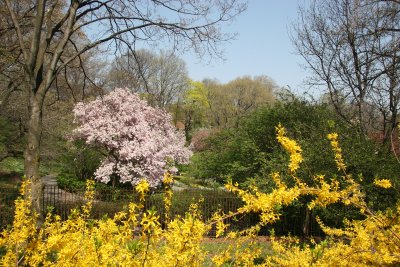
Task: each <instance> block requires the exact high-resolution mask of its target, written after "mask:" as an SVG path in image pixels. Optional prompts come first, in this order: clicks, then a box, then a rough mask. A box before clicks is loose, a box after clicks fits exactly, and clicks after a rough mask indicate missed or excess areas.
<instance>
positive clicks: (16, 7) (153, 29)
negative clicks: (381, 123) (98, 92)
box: [2, 0, 245, 212]
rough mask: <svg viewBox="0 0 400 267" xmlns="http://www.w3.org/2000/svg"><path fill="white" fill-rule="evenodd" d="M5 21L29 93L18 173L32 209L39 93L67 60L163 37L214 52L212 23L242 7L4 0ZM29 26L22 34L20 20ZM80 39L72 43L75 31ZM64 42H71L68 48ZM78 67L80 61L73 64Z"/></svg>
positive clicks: (144, 0)
mask: <svg viewBox="0 0 400 267" xmlns="http://www.w3.org/2000/svg"><path fill="white" fill-rule="evenodd" d="M2 2H3V1H2ZM4 2H5V6H6V11H7V13H8V16H7V18H8V22H9V27H10V28H12V30H13V31H14V32H15V33H16V36H17V42H16V46H17V48H16V50H17V51H19V52H20V57H19V60H20V61H21V64H22V66H23V69H24V77H25V81H24V82H25V84H26V88H27V89H26V90H28V91H29V121H28V130H27V131H28V132H27V146H26V150H25V152H24V157H25V164H24V165H25V174H26V176H27V177H28V178H29V179H30V180H31V181H32V192H31V196H32V203H33V209H34V210H36V211H37V212H40V194H41V189H42V185H41V179H40V176H39V171H38V170H39V164H40V150H39V149H40V142H41V133H42V108H43V104H44V100H45V98H46V94H47V92H48V91H49V90H50V88H51V86H52V85H53V83H54V82H55V80H56V79H57V77H58V75H59V74H60V73H62V72H63V71H64V70H65V69H66V68H67V66H69V65H70V64H71V63H73V62H74V61H78V62H80V61H81V58H82V56H83V55H84V53H86V52H88V51H90V50H92V49H94V48H99V47H100V45H103V46H102V48H109V49H114V50H115V51H118V49H120V48H121V47H122V46H127V47H129V48H130V49H132V50H135V44H136V43H137V42H149V43H163V44H164V43H170V44H171V45H172V47H173V48H175V49H181V50H182V49H187V48H191V49H194V50H195V51H196V52H197V53H199V54H206V53H210V54H215V53H216V52H218V49H217V48H218V47H217V45H218V43H219V42H221V41H224V40H227V39H229V38H230V37H231V36H230V35H225V34H223V33H222V32H221V30H220V28H219V25H220V23H222V22H225V21H229V20H231V19H233V18H234V17H235V16H236V15H238V14H240V13H241V12H243V11H244V10H245V4H243V3H241V1H239V0H215V1H206V0H200V1H197V0H196V1H194V0H188V1H180V0H171V1H159V0H70V1H65V0H31V1H27V2H26V5H24V6H21V5H20V4H19V1H11V0H4ZM26 22H29V23H30V24H31V25H32V27H31V29H30V30H29V31H28V32H24V29H25V27H24V24H25V23H26ZM83 33H84V34H86V36H88V38H87V40H86V41H84V42H79V41H80V40H81V38H79V36H80V35H82V34H83ZM67 47H72V48H73V50H72V53H71V50H70V49H66V48H67ZM81 68H82V71H84V66H83V65H82V66H81Z"/></svg>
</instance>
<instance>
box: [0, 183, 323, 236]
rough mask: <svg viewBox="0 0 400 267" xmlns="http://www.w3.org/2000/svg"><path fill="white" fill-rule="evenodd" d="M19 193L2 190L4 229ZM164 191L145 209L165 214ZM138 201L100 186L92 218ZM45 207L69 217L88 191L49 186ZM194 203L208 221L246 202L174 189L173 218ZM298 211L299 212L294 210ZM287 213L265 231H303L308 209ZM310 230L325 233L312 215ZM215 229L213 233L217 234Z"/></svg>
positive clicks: (249, 220) (242, 222)
mask: <svg viewBox="0 0 400 267" xmlns="http://www.w3.org/2000/svg"><path fill="white" fill-rule="evenodd" d="M16 197H17V196H16V194H15V193H13V194H7V192H1V191H0V228H2V229H4V228H5V227H6V226H7V225H9V224H11V223H12V219H13V213H14V200H15V199H16ZM163 197H164V196H163V193H162V192H159V193H154V194H150V195H149V196H148V197H147V199H146V202H145V209H154V210H156V211H157V213H158V214H159V215H160V218H161V219H162V218H164V214H165V208H164V203H163ZM132 201H138V198H137V195H135V194H134V193H133V192H132V190H126V189H112V190H111V189H110V190H96V191H95V200H94V201H93V208H92V212H91V216H92V218H103V217H104V216H108V217H112V216H113V215H114V214H115V213H117V212H119V211H122V210H123V209H124V208H126V207H127V205H128V204H129V202H132ZM41 203H42V209H43V211H44V212H45V213H46V212H47V211H50V210H51V212H52V213H54V214H57V215H59V216H60V217H61V219H63V220H65V219H67V218H68V216H69V214H70V213H71V210H72V209H74V208H79V207H81V206H82V205H83V204H84V203H85V200H84V192H83V191H77V192H73V193H71V192H67V191H64V190H62V189H60V188H58V187H57V186H46V187H45V188H44V190H43V195H42V201H41ZM192 203H198V205H199V209H200V211H201V213H202V215H203V219H204V221H207V220H208V219H210V218H211V216H212V214H213V213H214V212H216V211H222V212H224V213H225V214H228V213H229V212H235V211H236V210H237V209H238V208H239V207H241V206H242V205H243V202H242V200H241V199H240V198H238V197H236V196H235V195H233V194H230V193H228V192H224V191H221V190H182V191H176V192H174V194H173V196H172V205H171V209H170V218H174V217H176V216H184V215H185V212H187V211H188V210H189V207H190V205H191V204H192ZM294 213H296V214H294ZM289 215H290V216H287V215H283V216H281V220H279V221H278V222H277V223H275V224H274V225H269V226H266V227H264V228H263V229H262V230H261V234H268V232H269V231H270V230H271V229H274V231H275V233H276V234H278V235H279V234H287V233H291V234H293V235H303V227H304V220H305V217H306V212H305V210H298V209H297V210H296V211H293V213H291V214H289ZM258 220H259V216H258V214H246V215H241V216H240V217H236V218H230V219H227V220H226V221H225V223H228V224H229V225H230V226H229V228H230V229H231V230H232V229H236V230H239V229H245V228H248V227H250V226H252V225H254V224H255V223H257V222H258ZM308 227H309V234H311V235H318V236H319V235H321V234H322V232H321V230H320V228H319V227H318V225H317V224H316V222H315V218H313V217H312V214H311V217H310V220H309V225H308ZM213 232H214V231H211V233H210V234H213Z"/></svg>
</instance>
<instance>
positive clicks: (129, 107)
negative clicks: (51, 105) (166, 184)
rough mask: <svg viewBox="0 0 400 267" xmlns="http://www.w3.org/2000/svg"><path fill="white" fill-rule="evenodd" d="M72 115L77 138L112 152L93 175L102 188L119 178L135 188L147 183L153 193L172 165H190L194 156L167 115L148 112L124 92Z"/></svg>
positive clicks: (117, 91)
mask: <svg viewBox="0 0 400 267" xmlns="http://www.w3.org/2000/svg"><path fill="white" fill-rule="evenodd" d="M74 115H75V119H74V122H75V123H76V124H77V125H78V127H77V128H76V129H75V130H74V131H73V138H74V139H83V140H85V141H86V143H87V144H90V145H95V146H100V147H103V148H105V149H106V150H107V151H108V156H107V157H106V158H105V159H104V160H103V161H102V163H101V165H100V167H99V168H98V169H97V170H96V172H95V178H96V179H97V180H99V181H101V182H104V183H107V182H109V181H110V179H111V178H110V177H111V175H113V174H116V175H117V176H118V177H119V180H120V182H122V183H126V182H130V183H132V184H137V183H138V182H139V181H140V180H141V179H143V178H144V179H147V181H148V182H149V184H150V185H151V186H153V187H154V186H157V185H158V184H159V183H160V182H161V180H162V177H163V174H164V172H165V171H169V170H171V171H173V172H175V171H176V168H175V167H174V164H176V163H183V164H185V163H188V162H189V158H190V156H191V154H192V152H191V151H190V150H189V149H188V148H186V147H185V137H184V134H183V133H182V132H179V131H178V130H176V129H175V127H174V126H173V125H172V118H171V116H170V115H169V114H168V113H167V112H165V111H164V110H161V109H158V108H153V107H150V106H149V105H147V103H146V101H144V100H141V99H140V98H139V96H138V95H137V94H134V93H131V92H129V91H128V90H126V89H115V90H114V91H112V92H110V93H109V94H107V95H105V96H103V97H102V98H97V99H96V100H94V101H91V102H88V103H78V104H76V106H75V108H74Z"/></svg>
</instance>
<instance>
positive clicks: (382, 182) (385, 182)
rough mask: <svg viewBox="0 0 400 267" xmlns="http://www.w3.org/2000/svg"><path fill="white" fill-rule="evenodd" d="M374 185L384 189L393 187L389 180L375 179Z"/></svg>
mask: <svg viewBox="0 0 400 267" xmlns="http://www.w3.org/2000/svg"><path fill="white" fill-rule="evenodd" d="M374 185H376V186H379V187H382V188H390V187H392V183H391V182H390V180H388V179H375V181H374Z"/></svg>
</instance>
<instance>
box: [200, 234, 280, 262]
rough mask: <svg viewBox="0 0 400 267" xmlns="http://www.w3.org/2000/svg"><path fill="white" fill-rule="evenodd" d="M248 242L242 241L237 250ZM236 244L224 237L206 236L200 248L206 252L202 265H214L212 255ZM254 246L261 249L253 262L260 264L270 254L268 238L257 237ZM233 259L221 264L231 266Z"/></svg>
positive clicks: (244, 246) (243, 247)
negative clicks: (259, 254) (259, 255)
mask: <svg viewBox="0 0 400 267" xmlns="http://www.w3.org/2000/svg"><path fill="white" fill-rule="evenodd" d="M248 244H249V242H245V243H243V244H242V245H241V246H240V247H239V250H241V249H245V248H246V247H248V246H247V245H248ZM230 245H232V246H236V245H235V243H233V241H231V240H227V239H225V238H206V239H204V241H203V244H202V249H203V250H205V251H206V252H207V255H208V257H207V258H206V259H205V261H204V263H203V264H202V266H204V267H206V266H215V265H214V263H213V262H212V257H213V256H215V255H217V254H219V253H221V252H223V251H225V250H226V249H228V247H229V246H230ZM254 248H260V249H261V251H262V252H261V257H259V258H256V260H255V263H257V264H260V263H262V262H263V261H264V258H265V257H266V256H268V255H271V254H272V249H271V244H270V243H269V241H268V239H267V238H266V237H261V236H260V237H257V240H256V243H255V247H254ZM233 261H234V259H232V260H231V261H230V262H226V263H225V264H224V265H222V266H232V265H234V263H233Z"/></svg>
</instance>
